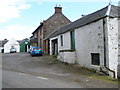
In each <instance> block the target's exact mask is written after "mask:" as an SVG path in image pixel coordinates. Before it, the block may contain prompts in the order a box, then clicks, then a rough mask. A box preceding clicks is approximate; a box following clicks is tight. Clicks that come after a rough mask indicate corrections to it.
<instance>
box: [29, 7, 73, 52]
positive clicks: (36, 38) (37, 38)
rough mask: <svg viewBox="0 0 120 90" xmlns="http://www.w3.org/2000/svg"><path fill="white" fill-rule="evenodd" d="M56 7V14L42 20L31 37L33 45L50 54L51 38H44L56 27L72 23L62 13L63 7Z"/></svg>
mask: <svg viewBox="0 0 120 90" xmlns="http://www.w3.org/2000/svg"><path fill="white" fill-rule="evenodd" d="M54 9H55V12H54V14H53V15H52V16H51V17H49V18H48V19H47V20H44V21H43V22H41V23H40V25H39V26H38V28H37V29H36V30H35V31H34V32H33V33H32V34H33V35H32V37H31V38H30V42H31V45H32V46H39V47H41V48H42V51H43V53H44V54H49V40H44V39H45V38H46V37H48V35H50V34H51V33H52V32H53V31H54V30H55V29H57V28H60V27H62V26H63V25H65V24H68V23H71V21H70V20H69V19H68V18H67V17H66V16H65V15H64V14H63V13H62V7H60V6H56V7H55V8H54Z"/></svg>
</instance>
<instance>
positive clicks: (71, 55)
mask: <svg viewBox="0 0 120 90" xmlns="http://www.w3.org/2000/svg"><path fill="white" fill-rule="evenodd" d="M57 59H59V60H60V61H62V62H67V63H71V64H74V63H75V61H76V57H75V52H59V55H58V57H57Z"/></svg>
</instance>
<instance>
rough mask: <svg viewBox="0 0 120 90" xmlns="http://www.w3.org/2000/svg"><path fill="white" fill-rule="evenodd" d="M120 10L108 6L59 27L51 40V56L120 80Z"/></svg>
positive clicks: (50, 37)
mask: <svg viewBox="0 0 120 90" xmlns="http://www.w3.org/2000/svg"><path fill="white" fill-rule="evenodd" d="M119 12H120V7H118V6H114V5H108V6H106V7H104V8H102V9H100V10H98V11H96V12H93V13H91V14H89V15H86V16H83V17H82V18H80V19H78V20H76V21H74V22H71V23H70V24H66V25H65V26H63V27H61V28H57V29H56V30H55V31H54V32H52V34H50V35H49V36H48V37H47V38H45V40H49V47H50V48H49V51H50V55H57V58H58V59H59V60H61V61H62V62H67V63H73V64H75V63H77V64H80V65H81V66H83V67H87V68H90V69H94V70H96V71H102V72H104V73H106V74H108V75H110V76H112V77H114V78H117V76H118V75H117V69H118V68H117V67H118V65H119V64H120V32H118V31H120V28H119V22H120V14H119Z"/></svg>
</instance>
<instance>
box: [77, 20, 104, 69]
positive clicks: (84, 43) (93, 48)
mask: <svg viewBox="0 0 120 90" xmlns="http://www.w3.org/2000/svg"><path fill="white" fill-rule="evenodd" d="M75 45H76V57H77V62H78V63H79V64H80V65H81V66H85V67H88V68H95V69H99V66H97V65H92V62H91V53H100V65H104V43H103V20H99V21H97V22H94V23H91V24H88V25H86V26H83V27H80V28H78V29H75Z"/></svg>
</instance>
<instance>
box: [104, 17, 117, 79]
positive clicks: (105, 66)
mask: <svg viewBox="0 0 120 90" xmlns="http://www.w3.org/2000/svg"><path fill="white" fill-rule="evenodd" d="M103 40H104V68H105V69H107V70H108V71H109V72H112V73H113V78H115V71H113V70H110V69H109V68H108V67H107V65H106V32H105V19H103Z"/></svg>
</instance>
